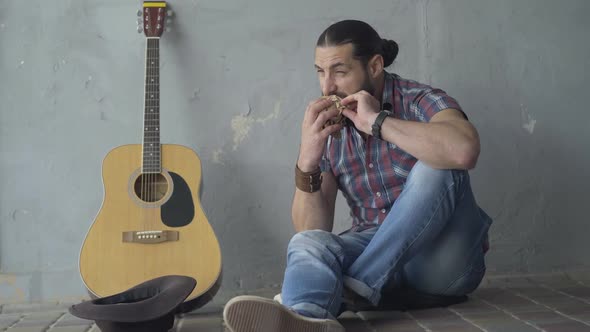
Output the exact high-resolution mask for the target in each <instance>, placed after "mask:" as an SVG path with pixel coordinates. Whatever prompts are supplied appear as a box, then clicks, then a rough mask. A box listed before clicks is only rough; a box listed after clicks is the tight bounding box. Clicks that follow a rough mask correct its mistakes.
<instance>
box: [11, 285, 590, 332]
mask: <svg viewBox="0 0 590 332" xmlns="http://www.w3.org/2000/svg"><path fill="white" fill-rule="evenodd" d="M257 295H262V294H257ZM264 295H267V296H269V297H272V294H264ZM221 310H222V307H221V306H214V305H213V306H208V307H205V308H203V309H201V310H197V311H196V312H193V313H190V314H186V315H183V316H181V317H178V318H177V320H176V323H177V324H176V328H175V330H174V331H176V332H186V331H195V332H196V331H199V332H212V331H218V332H223V331H224V330H225V328H224V326H223V321H222V318H221ZM339 321H340V322H341V323H342V324H343V325H344V326H345V327H346V330H347V331H375V332H381V331H405V332H423V331H428V332H430V331H432V332H435V331H436V332H437V331H440V332H446V331H454V332H467V331H490V332H491V331H499V332H500V331H501V332H511V331H518V332H527V331H548V332H552V331H556V332H570V331H576V332H577V331H590V275H588V274H587V275H584V274H582V275H577V276H576V277H572V276H571V275H569V276H568V275H565V274H556V275H551V276H530V277H518V278H500V277H495V278H490V279H488V280H486V281H485V282H484V283H483V284H482V285H481V287H480V288H479V289H478V290H477V291H476V292H475V293H474V294H472V295H471V296H470V299H469V301H468V302H466V303H462V304H458V305H454V306H451V307H448V308H437V309H428V310H420V311H409V312H398V311H372V312H359V313H356V314H355V313H352V312H346V313H344V314H342V315H341V316H340V317H339ZM91 323H92V322H89V321H84V320H80V319H77V318H75V317H73V316H71V315H69V314H67V313H65V312H64V310H63V309H56V308H53V309H51V308H50V307H49V308H45V309H42V310H36V311H34V312H31V311H29V312H24V311H23V312H19V311H18V310H17V309H16V308H12V309H11V307H5V308H4V310H3V311H2V313H0V331H10V332H40V331H49V332H57V331H63V332H66V331H68V332H78V331H91V332H98V331H99V330H98V329H97V328H96V327H95V326H94V325H93V324H91ZM262 332H272V331H262Z"/></svg>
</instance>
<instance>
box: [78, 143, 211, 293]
mask: <svg viewBox="0 0 590 332" xmlns="http://www.w3.org/2000/svg"><path fill="white" fill-rule="evenodd" d="M141 161H142V145H140V144H131V145H123V146H120V147H117V148H115V149H113V150H111V151H110V152H109V153H108V154H107V156H106V157H105V158H104V161H103V167H102V175H103V185H104V200H103V204H102V206H101V208H100V211H99V213H98V214H97V216H96V218H95V220H94V222H93V223H92V225H91V227H90V229H89V231H88V233H87V234H86V238H85V240H84V243H83V245H82V249H81V251H80V262H79V264H80V273H81V277H82V280H83V282H84V284H85V286H86V287H87V289H88V290H89V292H91V293H92V295H93V296H96V297H105V296H108V295H112V294H116V293H119V292H122V291H124V290H127V289H129V288H131V287H133V286H135V285H137V284H140V283H142V282H144V281H147V280H149V279H153V278H156V277H160V276H163V275H171V274H174V275H185V276H190V277H193V278H195V279H196V280H197V286H196V287H195V289H194V290H193V292H192V293H191V294H190V295H189V296H188V297H187V299H186V300H185V303H186V302H189V301H193V300H196V299H198V298H199V297H201V296H203V295H204V294H205V293H207V292H208V291H211V289H212V287H213V288H215V287H214V286H215V285H216V283H217V282H218V279H219V277H220V274H221V252H220V248H219V244H218V242H217V238H216V236H215V233H214V232H213V229H212V228H211V226H210V224H209V222H208V221H207V218H206V216H205V214H204V212H203V210H202V208H201V204H200V201H199V188H200V182H201V162H200V159H199V157H198V155H197V154H196V153H195V152H194V151H193V150H191V149H189V148H187V147H184V146H181V145H173V144H162V145H161V172H160V173H157V174H145V173H142V172H141V169H142V165H141ZM215 291H216V290H215Z"/></svg>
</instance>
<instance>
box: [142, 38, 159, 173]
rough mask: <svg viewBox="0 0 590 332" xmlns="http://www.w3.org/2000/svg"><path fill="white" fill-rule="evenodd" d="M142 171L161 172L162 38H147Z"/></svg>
mask: <svg viewBox="0 0 590 332" xmlns="http://www.w3.org/2000/svg"><path fill="white" fill-rule="evenodd" d="M145 59H146V62H145V100H144V116H143V119H144V120H143V122H144V123H143V151H142V158H143V163H142V172H143V173H160V172H161V158H160V152H161V147H160V38H157V37H155V38H147V46H146V57H145Z"/></svg>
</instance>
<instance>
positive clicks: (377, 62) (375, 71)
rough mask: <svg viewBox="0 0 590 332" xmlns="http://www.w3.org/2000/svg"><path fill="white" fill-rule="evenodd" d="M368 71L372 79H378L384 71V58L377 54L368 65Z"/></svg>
mask: <svg viewBox="0 0 590 332" xmlns="http://www.w3.org/2000/svg"><path fill="white" fill-rule="evenodd" d="M367 69H368V70H369V74H370V75H371V77H372V78H376V77H377V76H379V74H381V72H382V71H383V56H381V54H375V55H374V56H373V57H372V58H371V59H370V60H369V63H367Z"/></svg>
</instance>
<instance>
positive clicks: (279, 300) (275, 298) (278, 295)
mask: <svg viewBox="0 0 590 332" xmlns="http://www.w3.org/2000/svg"><path fill="white" fill-rule="evenodd" d="M273 300H275V301H277V302H279V303H280V304H283V298H282V297H281V293H278V294H277V295H275V297H274V298H273Z"/></svg>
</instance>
